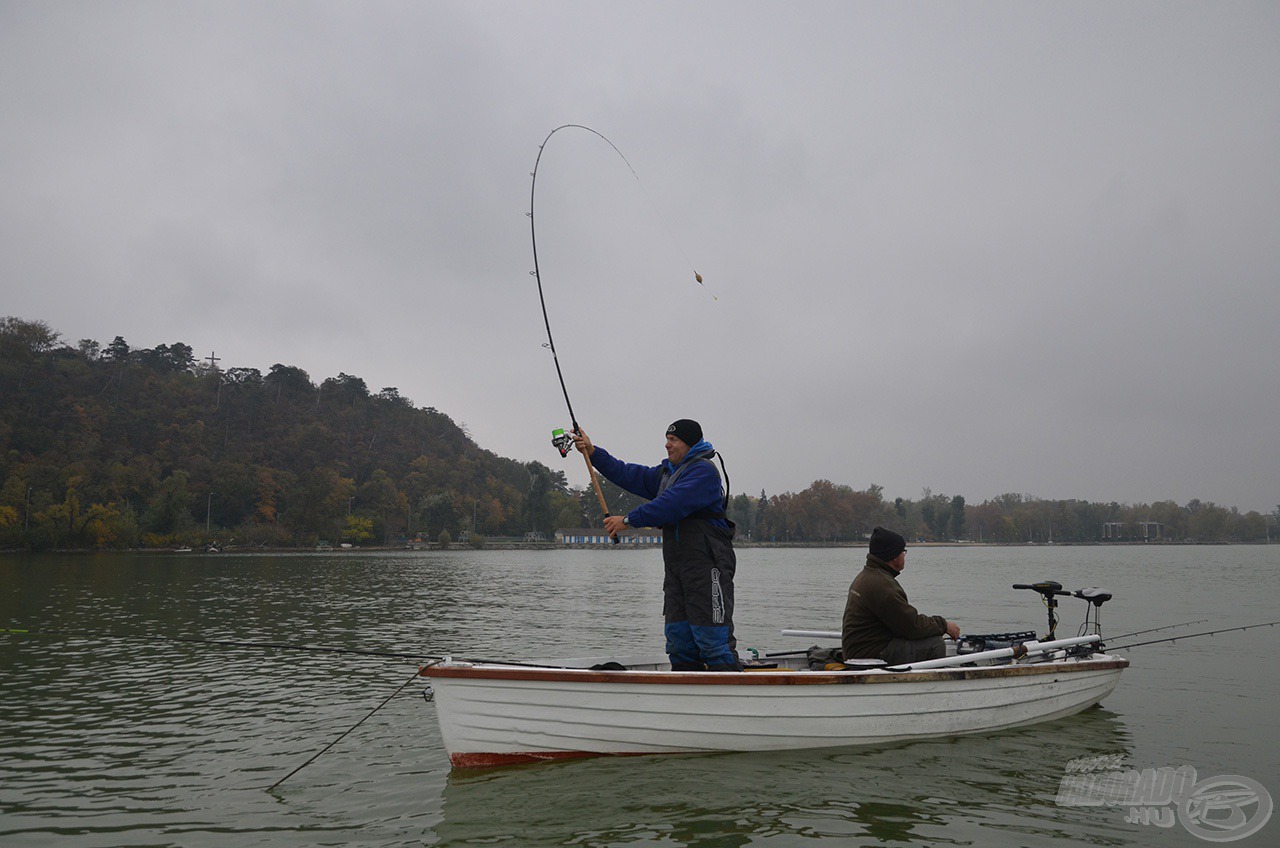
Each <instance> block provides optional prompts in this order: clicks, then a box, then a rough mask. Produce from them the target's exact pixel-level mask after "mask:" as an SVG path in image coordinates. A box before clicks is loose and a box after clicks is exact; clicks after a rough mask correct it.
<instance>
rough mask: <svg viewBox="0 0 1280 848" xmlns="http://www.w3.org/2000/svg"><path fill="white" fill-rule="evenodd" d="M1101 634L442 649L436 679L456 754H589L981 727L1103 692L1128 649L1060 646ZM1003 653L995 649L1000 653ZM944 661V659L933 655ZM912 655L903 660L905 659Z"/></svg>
mask: <svg viewBox="0 0 1280 848" xmlns="http://www.w3.org/2000/svg"><path fill="white" fill-rule="evenodd" d="M1097 639H1098V637H1096V636H1094V637H1078V638H1074V639H1066V640H1061V641H1059V642H1046V643H1029V644H1028V645H1027V646H1026V649H1027V651H1028V653H1029V654H1030V655H1029V656H1026V657H1021V658H1019V659H1012V660H1011V659H1009V658H1010V656H1011V654H1015V653H1019V652H1017V651H1014V650H1013V649H1001V650H996V651H988V652H985V653H984V654H972V655H962V656H959V657H949V658H947V659H946V660H936V661H931V663H932V664H933V666H934V667H922V666H924V664H921V663H917V664H915V665H914V666H911V667H905V668H907V670H890V669H886V668H885V667H883V666H880V667H870V668H868V667H852V668H849V669H842V670H835V671H810V670H808V665H807V660H806V659H805V658H804V657H792V656H789V657H786V658H778V662H779V667H778V668H768V669H757V670H748V671H746V672H743V673H713V672H672V671H671V670H670V667H669V666H667V665H666V664H665V663H661V662H650V663H643V664H635V663H628V664H627V668H626V670H593V669H591V668H589V667H588V666H589V665H590V664H591V663H590V661H581V662H580V663H576V664H578V665H582V666H583V667H565V666H551V665H547V666H533V665H523V664H516V663H501V662H487V661H485V662H482V661H455V660H451V659H447V658H446V659H445V660H444V661H442V662H439V663H436V664H433V665H431V666H428V667H425V668H423V669H422V674H423V675H424V676H426V677H428V678H430V681H431V693H432V697H433V699H434V701H435V703H436V707H437V715H438V718H439V722H440V731H441V734H442V736H443V738H444V744H445V748H446V749H447V750H448V752H449V759H450V762H451V763H452V764H453V765H454V766H459V767H478V766H495V765H506V764H510V763H519V762H530V761H538V760H550V759H562V758H570V757H582V756H593V755H605V754H612V755H635V754H668V753H688V752H713V751H781V750H801V749H808V748H830V747H841V746H853V745H873V744H884V743H892V742H901V741H907V740H913V739H928V738H934V737H945V736H955V735H960V734H967V733H981V732H985V731H992V730H999V729H1003V728H1009V727H1017V726H1021V725H1027V724H1033V723H1036V722H1041V721H1047V720H1050V719H1055V718H1061V717H1063V716H1068V715H1072V714H1073V713H1077V712H1080V711H1081V710H1084V709H1086V708H1088V707H1090V706H1093V705H1094V704H1097V703H1098V702H1099V701H1101V700H1102V699H1103V698H1105V697H1106V696H1107V695H1109V694H1110V693H1111V692H1112V690H1114V689H1115V687H1116V684H1117V683H1118V682H1119V679H1120V674H1121V672H1122V671H1123V670H1124V669H1125V668H1127V667H1128V665H1129V661H1128V660H1126V659H1122V658H1120V657H1115V656H1110V655H1107V654H1098V653H1093V654H1082V655H1071V653H1070V652H1069V651H1067V650H1065V649H1067V648H1069V647H1071V646H1073V645H1076V644H1080V643H1082V642H1088V641H1097ZM997 655H998V656H997ZM939 664H940V665H941V667H938V666H939ZM899 668H904V667H899Z"/></svg>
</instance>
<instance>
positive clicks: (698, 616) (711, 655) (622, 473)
mask: <svg viewBox="0 0 1280 848" xmlns="http://www.w3.org/2000/svg"><path fill="white" fill-rule="evenodd" d="M573 441H574V445H575V446H576V447H577V448H578V450H579V451H581V452H582V453H583V454H585V455H586V456H587V457H588V458H589V459H590V460H591V464H592V466H594V467H595V468H596V470H598V471H599V472H600V473H601V474H603V475H604V476H605V477H606V478H607V479H608V480H610V481H611V482H612V483H614V484H615V485H617V486H620V487H621V488H623V489H626V490H627V491H628V492H631V493H632V494H633V495H639V496H640V497H642V498H648V499H649V502H648V503H646V504H643V505H641V506H638V507H636V508H635V509H633V510H631V512H629V513H627V514H626V515H623V516H618V515H610V516H608V517H606V518H605V520H604V526H605V529H606V530H608V531H609V535H610V536H616V535H618V533H620V532H621V531H622V529H623V528H624V527H661V528H662V561H663V564H664V566H665V570H664V575H663V579H662V615H663V618H664V620H665V621H666V626H665V628H664V630H665V634H666V638H667V656H669V657H670V658H671V670H672V671H703V670H706V671H742V664H741V663H739V662H738V654H737V650H736V649H737V641H736V640H735V639H734V638H733V573H734V570H735V568H736V567H737V557H736V556H735V554H734V552H733V532H734V525H733V522H732V521H730V520H729V519H728V518H726V517H725V512H724V510H725V507H726V506H727V505H728V497H727V495H726V494H725V491H724V488H723V487H722V486H721V485H720V473H719V472H718V471H716V467H715V465H713V464H712V462H711V458H712V457H713V456H715V455H716V453H715V448H713V447H712V446H711V443H710V442H707V441H704V440H703V438H702V427H701V426H700V425H699V424H698V422H697V421H691V420H689V419H688V418H681V419H680V420H679V421H676V422H675V423H673V424H672V425H671V426H670V427H668V428H667V458H666V459H664V460H663V461H662V462H661V463H660V464H658V465H655V466H646V465H636V464H633V463H629V462H623V461H622V460H620V459H616V458H614V457H613V456H611V455H610V454H609V452H608V451H606V450H605V449H604V448H602V447H598V446H596V445H593V444H592V443H591V439H589V438H588V437H587V434H586V433H584V432H582V431H581V430H579V431H578V432H576V433H574V436H573Z"/></svg>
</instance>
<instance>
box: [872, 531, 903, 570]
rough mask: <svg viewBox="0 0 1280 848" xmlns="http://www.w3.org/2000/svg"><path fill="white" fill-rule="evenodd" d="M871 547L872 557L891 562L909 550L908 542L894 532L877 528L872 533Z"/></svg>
mask: <svg viewBox="0 0 1280 848" xmlns="http://www.w3.org/2000/svg"><path fill="white" fill-rule="evenodd" d="M870 547H871V555H872V556H875V557H879V558H880V559H882V560H884V561H885V562H889V561H890V560H892V559H894V558H895V557H897V555H898V554H900V553H902V552H903V551H905V550H906V549H907V540H906V539H904V538H902V537H901V536H899V535H898V534H897V533H895V532H893V531H892V530H886V529H884V528H883V527H876V529H874V530H872V531H871V546H870Z"/></svg>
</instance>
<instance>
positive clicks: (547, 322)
mask: <svg viewBox="0 0 1280 848" xmlns="http://www.w3.org/2000/svg"><path fill="white" fill-rule="evenodd" d="M566 129H579V130H586V131H587V132H589V133H591V134H592V135H595V136H597V137H599V138H601V139H603V140H604V142H605V144H607V145H609V146H610V147H612V148H613V152H614V153H617V154H618V156H619V157H620V158H621V159H622V161H623V162H625V163H626V165H627V168H628V170H630V171H631V176H632V177H634V178H635V180H636V182H639V181H640V176H639V175H638V174H637V173H636V169H635V168H633V167H632V166H631V162H630V161H629V160H628V159H627V157H626V156H625V155H623V153H622V151H621V150H619V149H618V146H617V145H616V144H614V143H613V142H612V141H610V140H609V139H608V137H606V136H605V135H604V134H603V133H601V132H598V131H597V130H593V129H592V128H591V127H587V126H583V125H582V124H562V125H561V126H558V127H556V128H555V129H553V130H552V131H551V132H549V133H547V137H546V138H544V139H543V140H542V144H540V145H538V157H537V159H535V160H534V163H533V173H532V174H530V176H531V177H533V181H532V182H531V184H530V187H529V211H528V213H527V214H528V216H529V236H530V239H531V241H532V242H533V270H532V271H530V272H529V273H530V274H532V275H533V278H534V279H535V280H537V283H538V302H539V303H540V304H541V305H542V323H543V325H544V326H545V327H546V328H547V347H548V348H549V349H550V350H551V358H552V360H553V361H554V362H555V365H556V377H558V378H559V380H560V391H561V393H563V394H564V405H565V406H566V407H567V408H568V410H569V421H570V423H571V424H572V425H573V432H574V433H577V434H579V435H581V434H582V428H581V427H579V426H578V418H577V416H576V415H574V413H573V401H571V400H569V389H568V388H567V387H566V386H565V382H564V371H563V370H562V369H561V368H560V355H559V354H558V353H557V352H556V340H555V337H554V336H553V335H552V334H551V319H550V318H549V317H548V315H547V299H546V297H545V296H544V294H543V291H542V271H541V269H540V268H539V267H538V229H537V226H536V224H535V221H534V201H535V198H536V197H537V191H538V165H540V164H541V163H542V154H543V151H545V150H546V148H547V142H549V141H551V137H552V136H553V135H555V134H556V133H558V132H560V130H566ZM659 217H661V216H659ZM664 224H665V222H664ZM668 232H670V230H669V229H668ZM693 276H694V279H695V280H697V282H698V283H702V275H701V274H699V273H698V272H697V271H694V272H693ZM552 444H554V445H555V446H556V448H557V449H558V450H559V451H560V455H561V456H562V457H563V456H565V454H567V453H568V449H567V448H568V444H567V442H566V441H565V440H564V439H563V436H562V434H561V433H560V432H559V431H557V433H553V438H552ZM582 459H583V461H585V462H586V464H587V476H589V477H590V478H591V485H592V486H593V487H594V488H595V491H596V497H597V498H598V499H599V500H600V509H601V510H602V511H603V512H604V517H605V518H608V517H609V515H610V513H609V505H608V504H607V503H605V499H604V491H603V490H602V489H601V488H600V480H599V479H598V478H597V477H596V472H595V468H594V467H593V466H592V465H591V457H589V456H587V455H586V454H585V453H583V454H582ZM610 539H611V540H612V541H613V544H615V545H616V544H618V543H619V542H620V541H621V539H619V538H618V537H617V536H611V537H610Z"/></svg>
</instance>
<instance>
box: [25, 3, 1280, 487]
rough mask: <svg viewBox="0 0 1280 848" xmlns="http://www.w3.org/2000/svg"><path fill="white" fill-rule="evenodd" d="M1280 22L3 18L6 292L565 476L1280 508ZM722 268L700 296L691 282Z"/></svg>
mask: <svg viewBox="0 0 1280 848" xmlns="http://www.w3.org/2000/svg"><path fill="white" fill-rule="evenodd" d="M1278 81H1280V4H1276V3H1275V2H1270V0H1268V2H1259V3H1240V2H1230V3H1228V2H1213V3H1205V2H1199V3H1181V2H1131V3H1113V2H1071V3H1063V2H1044V3H987V2H967V3H869V2H868V3H856V2H838V3H797V2H786V3H761V2H745V3H744V2H723V3H722V2H711V3H689V2H678V3H631V4H621V3H599V2H536V3H529V2H466V3H463V2H414V3H410V2H362V3H332V2H305V3H302V2H268V3H258V2H240V3H197V2H180V3H169V2H164V3H162V2H137V3H121V2H99V3H91V4H85V3H70V2H14V0H0V116H3V127H4V130H3V132H0V186H2V188H3V190H2V191H0V287H2V288H0V315H17V316H20V317H23V318H27V319H40V320H44V321H47V322H49V323H50V324H51V325H52V326H53V327H54V328H55V329H57V330H58V331H60V332H61V333H62V334H63V337H64V338H65V339H66V340H67V341H69V342H71V343H75V342H76V341H77V340H79V339H82V338H91V339H95V340H97V341H99V342H102V343H104V344H105V343H107V342H110V341H111V339H112V338H113V337H114V336H116V335H121V336H123V337H124V338H125V339H126V340H127V341H128V342H129V343H130V344H131V345H133V346H134V347H153V346H155V345H157V344H161V343H171V342H175V341H181V342H185V343H187V344H190V345H192V346H193V347H194V348H195V349H196V351H197V353H198V354H199V355H201V356H207V355H209V353H210V352H211V351H215V350H216V351H217V355H218V356H219V357H221V359H222V362H221V364H222V366H223V367H232V366H241V367H255V368H259V369H261V370H262V371H264V372H265V371H266V370H268V369H269V368H270V367H271V365H272V364H274V363H277V362H280V363H284V364H287V365H296V366H298V367H301V368H304V369H305V370H306V371H308V372H309V373H310V374H311V376H312V378H313V379H314V380H316V381H317V382H318V381H320V380H322V379H324V378H325V377H330V376H336V375H337V374H338V373H339V372H346V373H349V374H355V375H357V376H360V377H362V378H363V379H364V380H365V381H366V382H367V383H368V384H369V386H370V388H371V389H372V390H374V391H377V390H378V389H380V388H382V387H384V386H396V387H398V388H399V389H400V392H401V393H402V394H403V395H405V396H407V397H409V398H411V399H413V401H414V402H415V403H416V404H418V405H419V406H434V407H436V408H438V409H440V410H441V411H443V412H446V413H448V414H449V415H450V416H452V417H453V418H454V420H456V421H458V422H459V423H464V424H465V425H466V427H467V428H468V430H469V432H470V433H471V435H472V436H473V437H474V438H475V440H476V441H477V442H478V443H479V444H480V445H481V446H483V447H485V448H488V449H490V450H493V451H494V452H496V453H498V454H500V455H503V456H509V457H513V458H516V459H520V460H530V459H539V460H541V461H543V462H545V463H547V464H548V465H551V466H552V467H557V468H563V469H565V470H566V472H567V473H568V475H569V479H570V481H571V482H573V483H575V484H577V485H582V484H585V482H586V474H585V470H584V469H583V467H582V464H581V462H580V461H579V460H577V459H576V457H574V456H571V457H569V458H568V459H566V460H561V459H560V457H559V455H558V454H556V453H555V452H554V451H553V449H552V448H551V446H550V444H549V437H550V431H551V429H552V428H554V427H558V426H565V425H567V424H568V415H567V413H566V411H565V408H564V403H563V398H562V397H561V395H560V389H559V385H558V383H557V382H556V377H555V370H554V365H553V362H552V359H551V356H550V354H549V353H548V352H547V351H546V350H545V349H544V348H543V347H542V345H543V344H544V343H545V341H546V335H545V330H544V328H543V324H542V316H541V313H540V311H539V307H538V298H537V289H536V286H535V282H534V278H533V277H531V276H530V275H529V270H530V269H531V268H532V267H533V263H532V253H531V249H530V238H529V221H528V218H527V217H526V214H525V213H526V212H527V211H528V210H529V201H530V197H529V194H530V178H529V174H530V171H531V170H532V169H533V165H534V161H535V159H536V157H537V153H538V145H539V144H540V143H541V142H542V140H543V139H544V137H545V136H546V135H547V133H548V132H550V131H551V130H552V129H553V128H555V127H557V126H559V125H561V124H565V123H580V124H585V125H587V126H590V127H593V128H594V129H596V130H598V131H600V132H601V133H603V134H604V135H606V136H608V137H609V139H611V140H612V141H613V142H614V143H615V144H616V145H617V146H618V147H619V148H620V149H621V151H622V152H623V153H624V154H625V155H626V157H627V159H628V160H629V161H630V162H631V164H632V165H633V166H634V168H635V171H636V173H637V174H638V175H639V179H638V180H637V179H636V178H634V177H633V176H632V175H631V172H630V171H629V170H628V168H627V166H626V164H625V163H624V162H623V161H622V160H621V159H620V158H618V156H617V154H616V153H614V152H613V150H612V149H611V148H610V147H609V146H608V145H607V144H605V143H604V142H602V141H601V140H600V139H598V138H596V137H595V136H593V135H591V134H589V133H585V132H582V131H579V130H565V131H562V132H559V133H557V134H556V135H555V136H554V137H553V138H552V139H551V141H550V143H549V144H548V145H547V147H546V151H545V153H544V155H543V157H542V162H541V165H540V167H539V170H538V194H537V206H536V209H535V211H536V213H537V226H538V248H539V263H540V267H541V271H542V280H543V285H544V287H545V289H546V294H547V300H548V308H549V310H550V316H551V325H552V330H553V332H554V333H555V338H556V346H557V349H558V350H559V353H560V359H561V365H562V366H563V368H564V372H565V379H566V381H567V383H568V387H569V393H570V396H571V398H572V399H573V403H574V410H575V412H576V413H577V416H578V419H579V421H580V422H581V423H582V425H583V426H584V428H585V429H586V430H587V431H588V432H589V433H591V434H592V436H593V437H594V438H595V439H596V440H597V441H598V442H599V443H601V444H603V445H605V446H607V447H609V448H610V449H611V450H613V451H614V452H615V453H617V454H619V455H621V456H623V457H624V458H626V459H630V460H634V461H644V462H657V461H658V460H659V459H660V458H661V457H662V455H663V454H662V434H663V431H664V429H665V427H666V425H667V424H668V423H669V422H670V421H671V420H672V419H674V418H679V417H693V418H697V419H699V420H700V421H701V422H702V423H703V426H704V427H705V429H706V431H707V435H708V438H709V439H710V440H711V441H712V442H713V443H714V444H715V445H716V447H717V448H719V449H720V450H721V452H722V453H723V454H724V456H725V460H726V463H727V465H728V468H729V473H730V476H731V479H732V483H733V486H734V489H735V490H736V491H746V492H749V493H751V494H758V493H759V492H760V490H761V489H765V490H766V491H767V492H769V493H770V494H776V493H778V492H782V491H787V490H790V491H799V490H801V489H803V488H805V487H807V486H808V485H809V484H810V483H811V482H813V481H814V480H815V479H819V478H825V479H829V480H832V481H834V482H837V483H845V484H848V485H851V486H853V487H855V488H859V489H861V488H865V487H866V486H869V485H871V484H873V483H874V484H879V485H882V486H884V488H885V494H886V496H888V497H890V498H892V497H895V496H902V497H909V498H918V497H919V496H920V494H921V490H922V489H923V488H924V487H926V486H927V487H931V488H932V490H933V491H934V492H935V493H946V494H948V495H955V494H961V495H964V496H965V498H966V499H967V500H968V501H969V502H971V503H978V502H981V501H983V500H985V499H987V498H989V497H994V496H996V495H999V494H1001V493H1003V492H1010V491H1013V492H1021V493H1029V494H1033V495H1036V496H1039V497H1045V498H1084V499H1087V500H1118V501H1123V502H1130V503H1132V502H1139V501H1153V500H1164V499H1173V500H1176V501H1178V502H1179V503H1186V502H1187V501H1189V500H1191V499H1192V498H1200V499H1201V500H1205V501H1215V502H1217V503H1220V504H1224V505H1234V506H1238V507H1240V508H1241V509H1242V510H1250V509H1257V510H1260V511H1270V510H1272V509H1274V508H1275V507H1276V505H1277V503H1280V443H1278V440H1277V436H1276V434H1277V432H1278V431H1280V424H1278V423H1277V422H1278V420H1280V369H1277V367H1276V366H1277V348H1278V345H1277V340H1276V339H1277V328H1278V327H1277V317H1280V279H1277V278H1278V277H1280V84H1278ZM695 268H696V269H697V270H698V271H700V272H701V273H702V274H703V277H704V279H705V283H706V287H705V288H704V287H701V286H698V285H697V284H696V283H695V282H694V281H693V269H695Z"/></svg>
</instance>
